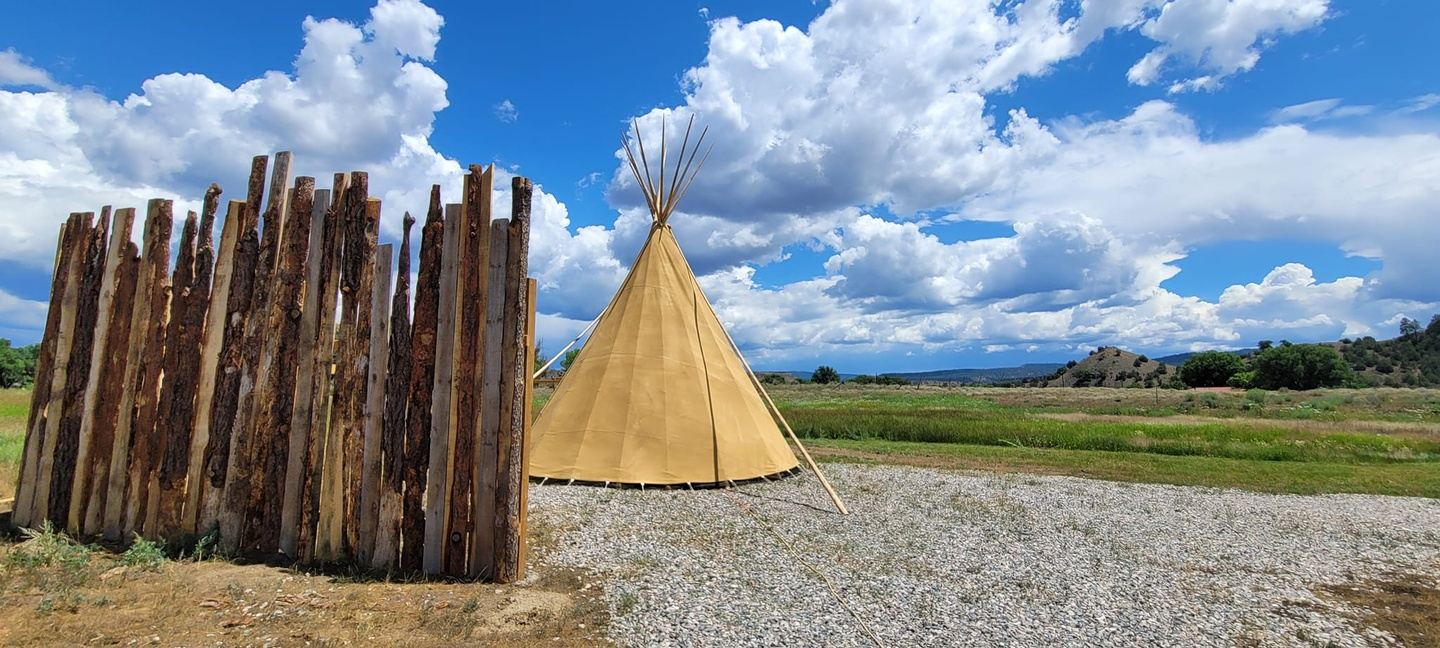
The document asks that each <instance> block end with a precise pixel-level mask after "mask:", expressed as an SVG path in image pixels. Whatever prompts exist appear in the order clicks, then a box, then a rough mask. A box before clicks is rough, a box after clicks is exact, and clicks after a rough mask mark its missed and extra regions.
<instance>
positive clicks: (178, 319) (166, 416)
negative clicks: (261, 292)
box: [144, 211, 210, 538]
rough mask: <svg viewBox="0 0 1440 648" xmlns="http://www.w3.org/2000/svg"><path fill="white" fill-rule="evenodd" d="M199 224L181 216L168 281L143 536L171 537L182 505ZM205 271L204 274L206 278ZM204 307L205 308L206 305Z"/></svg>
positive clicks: (196, 324) (193, 367) (196, 320)
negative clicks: (167, 311)
mask: <svg viewBox="0 0 1440 648" xmlns="http://www.w3.org/2000/svg"><path fill="white" fill-rule="evenodd" d="M199 237H200V224H199V220H198V218H197V216H196V214H195V212H193V211H192V212H190V213H189V214H187V215H186V217H185V225H184V227H183V228H182V229H181V233H180V253H179V254H178V255H177V256H176V257H175V268H174V270H173V272H172V274H171V278H170V326H169V328H168V330H167V331H166V332H165V368H164V374H165V375H164V381H165V384H164V385H163V388H162V389H161V392H160V408H159V413H158V414H157V416H156V430H155V438H156V444H155V446H154V447H153V448H152V450H153V454H152V457H151V462H150V473H151V474H150V493H149V496H150V502H149V504H148V505H147V506H146V511H147V513H146V516H145V524H144V534H145V535H146V536H150V537H156V538H165V537H169V536H171V535H172V534H174V532H175V531H176V530H177V529H178V528H179V526H180V511H181V508H182V505H183V504H184V498H185V492H184V490H183V486H184V479H185V473H184V470H185V468H188V467H189V465H188V464H186V463H185V461H186V459H188V458H189V450H190V432H191V427H192V426H191V417H192V416H193V414H194V411H195V409H194V407H195V381H196V377H197V376H196V374H197V373H198V371H199V369H200V342H201V340H200V337H201V335H202V334H204V326H205V311H204V310H203V309H200V310H199V311H198V312H197V311H196V309H194V308H192V307H191V303H192V302H193V301H195V300H196V299H197V298H199V297H200V291H198V290H197V289H196V285H195V282H196V279H197V278H198V277H199V270H198V268H197V267H196V260H197V259H196V255H197V252H198V247H199V243H198V239H199ZM209 274H210V272H209V270H208V269H207V270H206V271H205V276H206V280H207V281H208V279H209ZM207 305H208V304H207Z"/></svg>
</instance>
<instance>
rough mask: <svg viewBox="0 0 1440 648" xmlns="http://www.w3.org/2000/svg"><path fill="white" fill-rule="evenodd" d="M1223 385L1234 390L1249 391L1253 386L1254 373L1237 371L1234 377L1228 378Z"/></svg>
mask: <svg viewBox="0 0 1440 648" xmlns="http://www.w3.org/2000/svg"><path fill="white" fill-rule="evenodd" d="M1225 384H1226V385H1229V386H1231V387H1234V388H1236V389H1250V388H1251V387H1254V386H1255V372H1253V371H1237V372H1235V375H1233V376H1230V380H1227V381H1225Z"/></svg>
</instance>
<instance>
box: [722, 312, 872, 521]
mask: <svg viewBox="0 0 1440 648" xmlns="http://www.w3.org/2000/svg"><path fill="white" fill-rule="evenodd" d="M720 330H722V331H725V339H726V340H729V341H730V347H731V348H733V349H735V355H736V356H738V357H739V358H740V364H743V365H745V373H747V374H750V382H752V383H754V384H755V388H756V389H758V390H760V395H761V396H764V397H765V404H766V405H769V406H770V411H771V412H772V413H774V414H775V418H776V419H779V421H780V425H782V426H784V428H785V432H786V433H787V434H789V435H790V440H791V441H794V442H795V447H797V448H800V456H802V457H804V458H805V464H806V465H808V466H810V470H811V472H814V473H815V476H816V477H819V478H820V485H821V486H822V487H824V488H825V493H826V494H828V495H829V496H830V501H831V502H834V503H835V510H837V511H839V512H840V514H841V515H849V514H850V510H849V509H847V508H845V502H842V501H840V494H839V493H836V492H835V488H834V487H832V486H831V485H830V480H828V479H826V478H825V473H823V472H820V466H818V465H816V463H815V460H814V459H812V458H811V457H810V451H809V450H806V449H805V444H803V443H800V437H798V436H796V435H795V430H792V429H790V422H789V421H786V420H785V415H784V414H781V413H780V408H779V407H776V406H775V401H773V400H771V399H770V392H767V391H765V385H763V384H761V382H760V378H758V377H757V376H756V375H755V370H754V369H751V368H750V361H749V360H746V359H745V354H743V353H740V346H739V345H737V344H735V338H733V337H730V331H728V330H726V329H725V327H724V326H721V327H720Z"/></svg>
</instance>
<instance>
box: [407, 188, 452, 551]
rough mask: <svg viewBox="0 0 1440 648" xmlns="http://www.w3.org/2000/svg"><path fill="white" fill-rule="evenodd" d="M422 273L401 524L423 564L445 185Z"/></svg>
mask: <svg viewBox="0 0 1440 648" xmlns="http://www.w3.org/2000/svg"><path fill="white" fill-rule="evenodd" d="M420 233H421V238H420V272H419V274H418V275H417V276H416V279H415V320H414V325H413V326H412V327H411V330H410V376H409V387H408V389H409V394H410V396H409V399H408V401H409V412H408V413H407V415H406V421H405V457H404V463H405V465H404V468H403V471H404V479H405V502H404V506H403V509H404V511H403V514H402V517H401V527H400V538H401V539H400V568H401V569H403V570H405V571H416V570H419V569H420V564H421V559H422V558H423V556H424V548H425V483H426V476H427V475H426V473H427V472H428V468H429V461H430V403H431V397H432V395H433V393H434V386H435V318H436V311H437V309H438V308H439V306H440V265H441V259H440V252H441V248H442V247H443V245H444V242H443V241H442V240H441V239H442V238H443V237H444V233H445V220H444V217H443V216H442V215H441V210H440V185H434V186H432V187H430V209H429V211H428V212H427V214H426V216H425V226H424V227H423V228H422V229H421V230H420Z"/></svg>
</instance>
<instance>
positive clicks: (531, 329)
mask: <svg viewBox="0 0 1440 648" xmlns="http://www.w3.org/2000/svg"><path fill="white" fill-rule="evenodd" d="M538 290H539V288H538V286H537V285H536V283H535V280H534V279H526V280H525V310H526V317H525V363H524V367H525V371H526V372H527V373H528V372H529V371H530V369H531V368H532V367H534V366H535V353H536V340H535V303H536V302H535V295H536V292H538ZM524 398H525V400H524V403H525V415H524V419H523V420H524V422H525V425H524V429H523V430H522V431H521V434H520V448H519V450H520V503H519V506H518V510H519V524H517V525H516V527H515V531H514V532H513V534H512V535H513V536H514V537H515V538H517V539H518V542H519V553H518V555H517V557H516V559H515V565H516V568H515V578H514V579H515V580H522V579H524V578H525V565H526V564H527V562H528V560H529V548H530V542H529V538H530V536H529V534H528V529H529V521H530V426H531V424H532V423H534V422H535V415H534V412H533V408H534V406H535V381H534V380H532V379H530V378H526V380H525V397H524Z"/></svg>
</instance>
